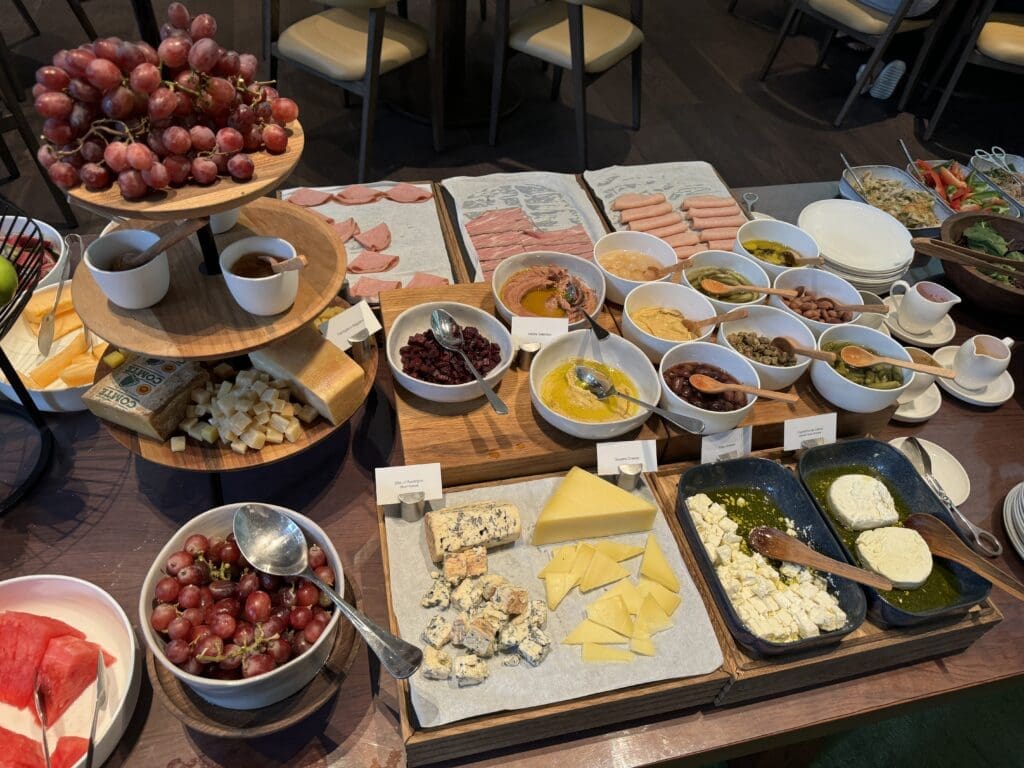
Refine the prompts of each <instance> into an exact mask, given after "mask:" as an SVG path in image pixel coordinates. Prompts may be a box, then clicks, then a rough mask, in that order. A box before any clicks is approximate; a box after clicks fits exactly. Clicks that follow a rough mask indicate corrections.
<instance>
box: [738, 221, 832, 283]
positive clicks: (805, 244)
mask: <svg viewBox="0 0 1024 768" xmlns="http://www.w3.org/2000/svg"><path fill="white" fill-rule="evenodd" d="M751 240H771V241H773V242H776V243H782V245H785V246H786V247H788V248H791V249H792V250H793V251H794V252H796V253H797V255H799V256H800V257H801V258H805V259H816V258H818V255H819V253H820V251H819V250H818V244H817V243H816V242H815V240H814V238H813V237H811V236H810V235H809V234H807V233H806V232H804V231H803V230H802V229H800V227H795V226H793V225H792V224H788V223H786V222H785V221H778V220H775V219H772V220H769V219H757V220H754V221H748V222H747V223H746V224H744V225H743V226H742V227H740V229H739V232H737V233H736V242H735V243H734V244H733V246H732V249H733V250H734V251H735V252H736V253H738V254H739V255H740V256H746V257H747V258H748V259H753V260H754V261H756V262H757V265H758V266H759V267H761V269H763V270H764V271H765V273H766V274H767V275H768V277H770V278H771V279H772V280H774V279H775V278H776V277H778V276H779V275H781V274H782V273H783V272H785V271H786V270H787V269H791V267H780V266H779V265H777V264H770V263H769V262H767V261H763V260H762V259H759V258H757V256H755V255H754V254H752V253H750V252H749V251H748V250H747V249H746V248H744V247H743V243H745V242H749V241H751ZM795 269H806V267H795Z"/></svg>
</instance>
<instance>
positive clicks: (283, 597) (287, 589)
mask: <svg viewBox="0 0 1024 768" xmlns="http://www.w3.org/2000/svg"><path fill="white" fill-rule="evenodd" d="M274 604H275V605H277V606H279V607H281V608H286V609H288V610H287V611H285V613H288V612H289V611H291V609H292V608H294V607H295V590H294V589H292V588H291V586H289V585H285V586H283V587H281V588H280V589H279V590H277V593H276V594H275V595H274Z"/></svg>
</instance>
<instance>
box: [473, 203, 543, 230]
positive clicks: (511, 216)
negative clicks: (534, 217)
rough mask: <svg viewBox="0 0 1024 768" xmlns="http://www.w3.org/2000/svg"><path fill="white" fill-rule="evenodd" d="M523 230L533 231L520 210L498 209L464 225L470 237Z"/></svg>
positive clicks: (528, 219) (527, 218)
mask: <svg viewBox="0 0 1024 768" xmlns="http://www.w3.org/2000/svg"><path fill="white" fill-rule="evenodd" d="M525 229H533V222H532V221H530V218H529V217H528V216H527V215H526V212H525V211H524V210H523V209H522V208H499V209H498V210H495V211H487V212H485V213H482V214H480V215H479V216H477V217H475V218H473V219H472V220H471V221H469V222H468V223H467V224H466V232H468V233H469V234H470V235H482V234H486V233H489V232H511V231H515V230H519V231H523V230H525Z"/></svg>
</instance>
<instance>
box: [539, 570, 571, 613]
mask: <svg viewBox="0 0 1024 768" xmlns="http://www.w3.org/2000/svg"><path fill="white" fill-rule="evenodd" d="M575 586H576V577H575V576H573V575H572V574H571V573H549V574H548V575H547V578H545V579H544V592H545V596H546V597H547V602H548V608H549V609H550V610H552V611H553V610H555V608H557V607H558V604H559V603H560V602H562V600H563V599H565V596H566V595H568V594H569V592H570V591H571V590H572V588H573V587H575Z"/></svg>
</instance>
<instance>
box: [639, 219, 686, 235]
mask: <svg viewBox="0 0 1024 768" xmlns="http://www.w3.org/2000/svg"><path fill="white" fill-rule="evenodd" d="M689 231H690V225H689V224H687V223H686V222H685V221H680V222H677V223H676V224H669V225H668V226H667V227H659V228H658V229H652V230H650V231H649V232H648V233H647V234H648V235H654V236H655V237H668V236H669V235H678V234H679V233H680V232H689Z"/></svg>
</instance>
